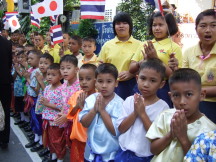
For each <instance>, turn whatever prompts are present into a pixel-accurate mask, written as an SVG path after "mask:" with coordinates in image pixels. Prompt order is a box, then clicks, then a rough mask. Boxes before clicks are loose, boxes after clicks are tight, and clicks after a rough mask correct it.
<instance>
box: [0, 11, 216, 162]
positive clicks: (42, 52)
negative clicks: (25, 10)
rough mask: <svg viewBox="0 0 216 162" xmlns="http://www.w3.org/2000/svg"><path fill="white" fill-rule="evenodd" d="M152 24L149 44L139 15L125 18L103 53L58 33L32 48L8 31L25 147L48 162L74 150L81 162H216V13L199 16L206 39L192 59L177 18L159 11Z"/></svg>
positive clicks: (119, 18)
mask: <svg viewBox="0 0 216 162" xmlns="http://www.w3.org/2000/svg"><path fill="white" fill-rule="evenodd" d="M148 25H149V34H150V35H152V36H153V37H154V39H153V40H151V41H146V42H141V41H139V40H136V39H135V38H133V36H132V31H133V23H132V19H131V17H130V16H129V14H127V13H124V12H121V13H119V14H117V15H116V16H115V17H114V21H113V31H114V34H115V38H114V39H112V40H110V41H108V42H106V43H105V44H104V45H103V47H102V49H101V51H100V53H99V55H98V56H97V55H96V54H95V53H94V51H95V50H96V41H95V39H94V38H83V39H81V38H80V37H79V36H70V35H69V34H68V33H64V34H63V39H64V41H63V43H61V44H56V45H55V46H54V47H53V46H52V45H51V39H50V33H49V32H47V33H46V36H45V37H44V35H42V34H40V33H37V32H34V33H31V35H30V37H31V38H30V44H28V43H27V42H26V39H25V35H23V34H20V33H19V32H18V31H17V32H14V33H12V34H11V35H10V37H9V36H8V32H7V31H6V30H3V31H2V36H4V37H5V38H7V39H10V41H11V42H12V57H13V58H12V60H13V65H12V70H11V73H12V77H13V85H12V101H11V108H14V109H13V110H14V112H15V113H14V114H13V116H19V117H20V120H18V121H17V122H15V123H14V124H15V125H19V127H21V128H24V131H26V132H30V133H28V138H29V139H30V142H29V143H28V144H26V145H25V147H26V148H30V150H31V151H32V152H38V151H40V152H39V155H40V156H44V159H43V161H57V162H62V161H63V160H64V157H65V154H66V152H67V150H69V151H70V161H71V162H72V161H74V162H83V161H85V162H87V161H94V162H99V161H100V162H102V161H116V162H131V161H133V162H139V161H146V162H148V161H158V162H162V161H167V162H168V161H170V162H171V161H179V162H180V161H183V160H185V161H199V159H201V160H203V161H216V152H215V146H216V132H215V131H216V125H215V123H216V109H215V108H216V76H215V74H216V73H215V70H216V61H215V57H216V55H215V54H216V12H215V11H214V10H213V9H209V10H205V11H203V12H201V13H200V14H199V15H198V16H197V18H196V31H197V34H198V37H199V40H200V41H199V43H198V44H196V45H195V46H193V47H191V48H189V49H188V50H186V51H185V53H183V54H182V49H181V47H180V46H179V45H178V44H176V43H175V42H174V41H173V40H172V39H171V38H170V36H173V35H175V34H176V33H177V32H178V26H177V23H176V20H175V17H174V16H173V14H172V13H169V12H164V16H162V15H161V13H160V12H154V13H153V14H152V15H151V17H150V21H149V24H148ZM0 38H1V37H0ZM0 46H2V44H0ZM80 50H82V52H83V53H80ZM9 69H10V68H9ZM1 94H2V92H1ZM0 99H1V98H0ZM1 102H3V100H2V99H1ZM3 106H4V104H3ZM0 135H1V134H0ZM197 136H198V137H197ZM195 139H196V140H195ZM202 139H204V140H202ZM193 141H194V143H193ZM1 142H2V143H1V144H3V142H6V143H7V141H1ZM47 154H48V155H49V156H46V155H47Z"/></svg>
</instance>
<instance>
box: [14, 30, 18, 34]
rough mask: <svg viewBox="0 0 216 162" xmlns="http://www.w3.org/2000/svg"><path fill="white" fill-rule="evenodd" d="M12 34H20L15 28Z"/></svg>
mask: <svg viewBox="0 0 216 162" xmlns="http://www.w3.org/2000/svg"><path fill="white" fill-rule="evenodd" d="M12 34H20V32H19V30H15V31H14V32H13V33H12Z"/></svg>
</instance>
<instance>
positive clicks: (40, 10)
mask: <svg viewBox="0 0 216 162" xmlns="http://www.w3.org/2000/svg"><path fill="white" fill-rule="evenodd" d="M31 7H32V12H33V14H34V17H35V18H36V19H38V18H41V17H46V16H53V15H59V14H63V0H58V1H57V0H44V1H43V2H40V3H37V4H35V5H33V6H31Z"/></svg>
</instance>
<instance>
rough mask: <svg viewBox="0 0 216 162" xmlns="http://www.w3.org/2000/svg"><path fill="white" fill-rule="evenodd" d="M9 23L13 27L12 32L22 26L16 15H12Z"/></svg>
mask: <svg viewBox="0 0 216 162" xmlns="http://www.w3.org/2000/svg"><path fill="white" fill-rule="evenodd" d="M8 25H9V27H10V28H11V32H14V31H15V30H17V29H19V28H20V23H19V21H18V18H17V17H16V16H12V17H10V18H9V19H8Z"/></svg>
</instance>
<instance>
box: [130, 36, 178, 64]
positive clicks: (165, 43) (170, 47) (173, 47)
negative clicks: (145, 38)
mask: <svg viewBox="0 0 216 162" xmlns="http://www.w3.org/2000/svg"><path fill="white" fill-rule="evenodd" d="M171 42H172V44H171ZM145 43H146V42H143V43H142V45H141V46H140V47H139V48H138V49H137V51H136V53H135V55H134V57H133V58H132V60H133V61H136V62H138V61H141V60H143V54H142V52H141V51H142V50H143V51H144V47H143V44H145ZM152 43H153V45H154V47H155V49H156V51H157V55H158V58H159V59H160V60H161V61H162V62H163V63H164V64H165V65H168V61H169V59H170V54H171V53H173V52H175V58H177V59H178V61H179V67H181V64H182V50H181V47H180V46H179V45H178V44H176V43H175V42H173V41H172V40H171V39H170V38H166V39H163V40H161V41H156V40H155V39H153V40H152Z"/></svg>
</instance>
